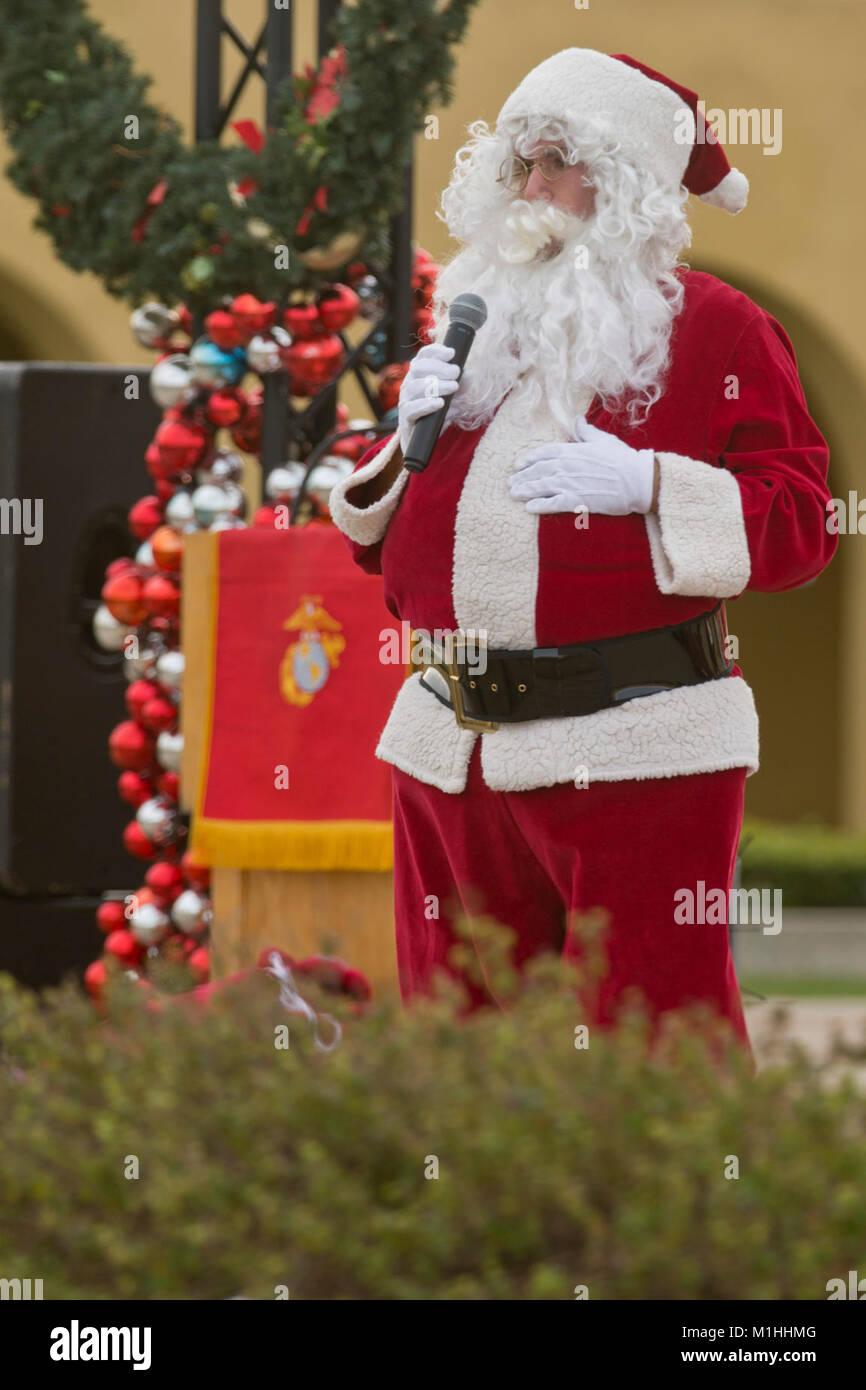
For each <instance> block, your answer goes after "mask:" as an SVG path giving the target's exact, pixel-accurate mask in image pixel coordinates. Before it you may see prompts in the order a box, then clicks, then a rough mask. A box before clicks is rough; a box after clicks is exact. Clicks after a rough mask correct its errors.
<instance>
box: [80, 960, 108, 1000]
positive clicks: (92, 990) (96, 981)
mask: <svg viewBox="0 0 866 1390" xmlns="http://www.w3.org/2000/svg"><path fill="white" fill-rule="evenodd" d="M107 979H108V970H107V969H106V966H105V964H104V962H103V961H101V960H95V961H92V962H91V964H90V965H88V967H87V969H86V970H85V972H84V988H85V989H86V990H87V993H88V994H89V995H90V996H91V997H92V998H93V999H101V997H102V991H103V990H104V989H105V984H106V981H107Z"/></svg>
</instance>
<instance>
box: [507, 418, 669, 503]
mask: <svg viewBox="0 0 866 1390" xmlns="http://www.w3.org/2000/svg"><path fill="white" fill-rule="evenodd" d="M574 441H575V442H574V443H571V442H569V443H565V444H556V443H552V444H541V445H539V446H538V448H535V449H527V450H526V452H525V453H523V454H520V455H519V457H518V459H517V462H516V463H515V465H514V472H513V474H512V476H511V482H510V484H509V486H510V488H511V496H512V497H514V498H516V499H517V501H520V502H525V503H526V510H527V511H528V512H579V511H584V510H585V511H588V512H601V513H602V514H604V515H605V516H627V515H628V514H629V512H639V513H640V514H641V515H645V514H646V513H647V512H648V511H649V510H650V508H651V506H652V498H653V486H654V483H655V455H654V453H653V451H652V449H633V448H632V447H631V445H630V444H625V443H624V442H623V441H622V440H621V439H617V437H616V435H613V434H608V433H607V431H606V430H600V429H596V427H595V425H590V424H587V420H586V416H585V415H578V417H577V419H576V420H575V422H574Z"/></svg>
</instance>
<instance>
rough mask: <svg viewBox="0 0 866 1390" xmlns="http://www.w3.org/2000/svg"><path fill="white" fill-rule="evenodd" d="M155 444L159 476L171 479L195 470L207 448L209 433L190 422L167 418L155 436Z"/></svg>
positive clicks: (200, 426)
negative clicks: (177, 474) (176, 474)
mask: <svg viewBox="0 0 866 1390" xmlns="http://www.w3.org/2000/svg"><path fill="white" fill-rule="evenodd" d="M154 443H155V444H156V447H157V450H158V451H159V466H160V470H161V471H160V473H159V475H158V476H160V477H163V478H170V477H171V476H172V475H173V474H174V473H183V472H189V471H190V469H193V468H195V466H196V464H197V463H198V462H199V460H200V458H201V456H202V454H203V453H204V451H205V449H206V447H207V431H206V430H205V429H204V427H203V426H202V425H199V424H195V423H193V422H191V421H189V420H177V419H171V418H170V417H168V416H166V418H165V419H164V420H163V421H162V424H161V425H160V426H159V427H158V429H157V431H156V434H155V435H154Z"/></svg>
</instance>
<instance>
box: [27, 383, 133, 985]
mask: <svg viewBox="0 0 866 1390" xmlns="http://www.w3.org/2000/svg"><path fill="white" fill-rule="evenodd" d="M148 375H149V373H148V371H147V370H146V369H143V368H138V367H102V366H91V365H89V364H85V363H55V362H24V363H22V362H12V363H9V362H7V363H0V575H2V580H0V582H2V598H0V702H2V707H0V894H4V895H6V897H7V898H9V897H10V895H29V896H30V897H31V898H34V899H35V898H43V899H47V898H48V897H50V896H51V895H57V894H65V895H78V896H79V898H80V897H81V896H82V895H85V896H89V895H97V894H99V893H101V892H102V891H103V890H105V889H111V888H123V887H125V886H127V885H128V884H130V883H131V884H133V885H134V884H135V883H137V882H138V880H139V878H140V874H139V873H138V872H137V871H136V866H135V862H134V861H133V860H132V859H131V858H130V857H129V855H128V854H127V852H126V851H125V849H124V848H123V843H122V838H121V837H122V833H123V827H124V825H125V824H126V823H127V822H128V820H129V819H130V815H131V812H130V808H129V807H128V806H126V805H125V804H124V803H123V802H122V801H120V799H119V798H118V795H117V777H118V769H117V768H116V767H115V766H114V764H113V763H112V762H111V761H110V759H109V756H108V736H109V734H110V732H111V730H112V728H113V727H114V725H115V724H117V723H118V722H119V721H120V720H121V719H124V718H126V710H125V705H124V691H125V689H126V680H125V677H124V675H123V670H122V660H123V658H122V656H121V655H120V654H118V653H108V652H104V651H102V649H101V648H100V647H99V646H98V645H97V644H96V642H95V640H94V638H93V635H92V619H93V614H94V612H95V611H96V608H97V607H98V605H99V595H100V590H101V588H102V585H103V582H104V576H105V567H106V565H107V564H109V562H110V561H111V560H113V559H116V558H117V557H118V556H119V555H128V554H131V553H134V547H135V544H136V542H135V541H133V540H131V538H130V536H129V532H128V529H127V524H126V515H127V512H128V510H129V508H130V506H131V505H132V503H133V502H135V501H136V500H137V499H138V498H139V497H141V496H142V495H143V494H144V493H147V492H149V491H151V485H150V483H151V480H150V478H149V476H148V474H147V472H146V470H145V466H144V452H145V449H146V448H147V446H148V444H149V443H150V440H151V439H152V437H153V433H154V430H155V429H156V426H157V424H158V423H159V419H160V412H159V410H158V408H157V407H156V405H155V404H154V402H153V401H152V400H151V397H150V392H149V390H148ZM133 380H135V381H136V382H137V386H136V385H133V384H132V383H133ZM136 392H137V398H136ZM38 502H41V535H38V529H39V528H38V527H37V518H38V516H39V509H38V507H37V505H36V504H37V503H38ZM28 503H29V512H28ZM23 527H27V529H28V531H29V536H30V538H31V540H28V536H26V535H24V534H21V529H22V528H23ZM16 532H17V533H16ZM37 537H38V543H37ZM20 907H21V908H22V910H23V909H24V904H23V903H20ZM14 908H15V904H14V903H12V902H9V901H7V902H6V903H4V904H3V905H2V909H3V910H2V911H0V970H2V969H4V968H6V969H8V968H9V966H6V965H4V957H7V956H8V958H9V959H10V962H11V960H12V957H14V958H15V959H18V957H19V955H20V954H21V953H20V951H18V950H15V951H12V952H11V955H10V954H9V953H8V952H7V950H5V949H4V941H8V933H9V932H10V931H13V930H14V926H13V925H12V922H13V919H14ZM25 915H29V916H30V917H31V918H33V920H36V917H38V918H39V919H40V920H43V921H44V920H46V917H45V910H44V909H43V910H42V911H40V910H39V909H38V908H37V907H36V904H35V903H34V904H33V905H32V911H30V912H29V914H27V913H25ZM73 915H75V914H73ZM58 920H59V919H58ZM22 921H23V918H22ZM43 935H44V933H43ZM43 945H44V943H43ZM88 949H89V947H88ZM62 954H63V952H61V955H62Z"/></svg>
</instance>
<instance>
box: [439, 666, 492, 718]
mask: <svg viewBox="0 0 866 1390" xmlns="http://www.w3.org/2000/svg"><path fill="white" fill-rule="evenodd" d="M445 667H446V669H447V671H448V680H449V682H450V685H451V705H452V707H453V709H454V718H455V719H456V720H457V723H458V724H459V725H460V728H461V729H473V730H474V731H475V732H476V733H481V734H492V733H495V732H496V730H497V729H498V728H499V725H498V724H494V723H493V720H492V719H473V718H472V717H471V715H468V714H467V713H466V707H465V705H464V703H463V687H462V685H461V684H460V672H459V669H458V666H457V660H456V658H455V657H452V658H451V660H450V661H446V662H445Z"/></svg>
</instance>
